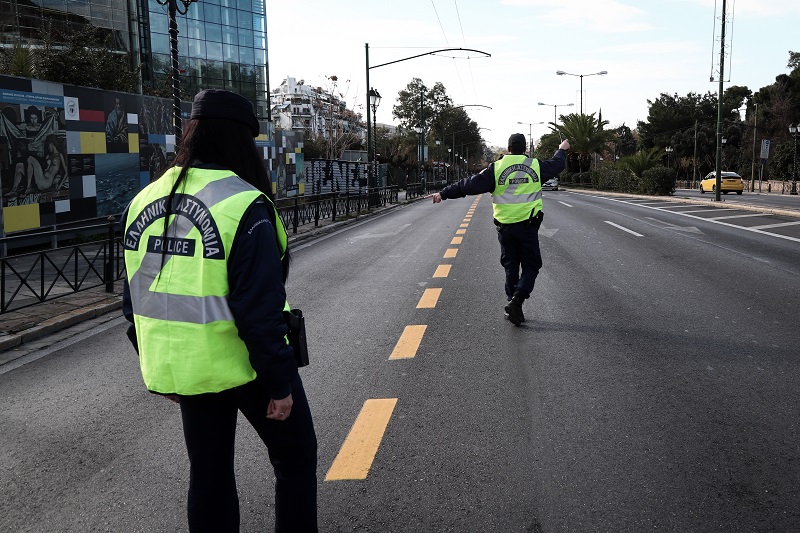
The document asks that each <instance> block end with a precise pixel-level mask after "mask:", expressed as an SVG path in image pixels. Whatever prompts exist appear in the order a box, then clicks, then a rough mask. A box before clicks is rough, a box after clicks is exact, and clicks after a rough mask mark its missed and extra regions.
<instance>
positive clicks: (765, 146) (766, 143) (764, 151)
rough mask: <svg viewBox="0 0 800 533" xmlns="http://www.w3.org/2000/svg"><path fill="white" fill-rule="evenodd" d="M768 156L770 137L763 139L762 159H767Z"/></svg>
mask: <svg viewBox="0 0 800 533" xmlns="http://www.w3.org/2000/svg"><path fill="white" fill-rule="evenodd" d="M768 157H769V139H761V159H762V160H766V159H767V158H768ZM764 162H766V161H764Z"/></svg>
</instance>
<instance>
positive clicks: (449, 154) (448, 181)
mask: <svg viewBox="0 0 800 533" xmlns="http://www.w3.org/2000/svg"><path fill="white" fill-rule="evenodd" d="M452 154H453V149H452V148H448V149H447V160H448V161H449V162H450V168H452V167H453V155H452ZM444 175H445V178H447V167H445V173H444ZM447 183H450V179H449V178H447Z"/></svg>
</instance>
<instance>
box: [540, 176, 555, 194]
mask: <svg viewBox="0 0 800 533" xmlns="http://www.w3.org/2000/svg"><path fill="white" fill-rule="evenodd" d="M542 190H543V191H557V190H558V178H550V179H549V180H547V181H545V182H544V184H543V185H542Z"/></svg>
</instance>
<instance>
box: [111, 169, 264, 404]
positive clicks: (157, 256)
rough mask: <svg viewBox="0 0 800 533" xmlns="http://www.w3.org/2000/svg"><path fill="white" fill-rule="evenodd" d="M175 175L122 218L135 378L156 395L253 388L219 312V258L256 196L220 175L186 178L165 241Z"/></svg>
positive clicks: (222, 290)
mask: <svg viewBox="0 0 800 533" xmlns="http://www.w3.org/2000/svg"><path fill="white" fill-rule="evenodd" d="M179 172H180V168H177V167H176V168H173V169H170V170H169V171H168V172H167V173H165V174H164V175H163V176H162V177H161V178H159V180H157V181H156V182H154V183H152V184H150V185H148V186H147V187H146V188H145V189H144V190H143V191H141V192H140V193H139V194H138V195H137V196H136V197H135V198H134V200H133V201H132V202H131V205H130V207H129V209H128V215H127V218H126V225H125V234H124V236H123V245H124V248H125V266H126V269H127V275H128V283H129V287H130V294H131V303H132V305H133V313H134V321H135V324H136V336H137V341H138V344H139V355H140V363H141V367H142V376H143V378H144V381H145V384H146V385H147V388H148V389H149V390H151V391H155V392H160V393H164V394H170V393H177V394H187V395H188V394H202V393H205V392H219V391H221V390H226V389H229V388H232V387H236V386H238V385H242V384H244V383H247V382H249V381H252V380H253V379H255V371H254V370H253V368H252V366H251V365H250V362H249V352H248V350H247V347H246V346H245V344H244V342H243V341H242V340H241V338H239V336H238V334H237V330H236V325H235V324H234V322H233V316H232V313H231V310H230V308H229V307H228V303H227V296H228V293H229V288H228V274H227V258H228V257H229V254H230V250H231V246H232V245H233V240H234V238H235V236H236V232H237V230H238V228H239V224H240V223H241V219H242V217H243V216H244V214H245V213H246V211H247V209H248V208H249V207H250V206H251V205H252V204H253V202H256V201H258V200H259V199H260V198H263V197H264V196H263V194H262V193H261V192H260V191H258V190H257V189H255V188H254V187H252V186H251V185H249V184H248V183H246V182H245V181H243V180H241V179H240V178H239V177H238V176H236V175H234V174H231V172H230V171H227V170H224V171H221V170H205V169H192V170H190V172H189V175H188V176H187V179H186V180H185V181H184V182H183V184H182V185H181V187H179V189H178V191H176V194H175V196H174V201H173V205H174V206H175V207H174V209H173V212H172V213H171V220H170V221H169V225H168V228H167V232H166V236H165V234H164V216H165V215H166V205H167V202H166V199H167V197H168V195H169V192H170V190H171V188H172V186H173V184H174V183H175V179H176V178H177V176H178V173H179ZM162 257H163V265H162ZM186 273H191V275H188V276H187V275H186Z"/></svg>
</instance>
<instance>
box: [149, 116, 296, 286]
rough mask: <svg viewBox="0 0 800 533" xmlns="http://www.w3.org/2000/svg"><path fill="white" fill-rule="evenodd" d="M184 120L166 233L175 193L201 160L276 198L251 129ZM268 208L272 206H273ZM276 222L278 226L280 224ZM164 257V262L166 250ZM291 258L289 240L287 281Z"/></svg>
mask: <svg viewBox="0 0 800 533" xmlns="http://www.w3.org/2000/svg"><path fill="white" fill-rule="evenodd" d="M184 124H185V128H184V130H183V137H182V138H181V143H180V146H179V148H178V153H177V155H176V157H175V166H178V167H181V171H180V173H179V174H178V178H177V179H176V180H175V184H174V185H173V186H172V190H170V192H169V198H168V199H167V206H166V207H167V213H166V217H165V218H164V234H165V235H166V233H167V226H168V223H169V218H170V216H171V215H172V208H173V205H172V203H173V201H174V198H175V193H176V192H177V191H178V189H179V188H180V187H181V186H182V185H184V184H185V182H186V176H187V174H188V173H189V168H190V167H191V165H192V163H195V164H197V162H198V161H201V162H202V163H204V164H207V165H217V166H219V167H221V168H225V169H228V170H230V171H232V172H233V173H234V174H236V175H237V176H239V177H240V178H242V179H243V180H245V181H246V182H247V183H249V184H250V185H252V186H254V187H255V188H257V189H258V190H260V191H261V192H263V193H264V195H265V196H267V197H268V198H269V199H270V200H271V201H273V202H274V198H273V196H272V181H271V180H270V178H269V174H267V169H266V167H265V166H264V159H263V158H262V157H261V155H260V154H259V152H258V148H256V143H255V140H254V139H253V137H252V135H251V133H250V130H249V129H247V128H246V127H244V126H243V125H242V124H241V123H239V122H234V121H232V120H227V119H217V118H203V119H201V120H197V119H194V120H189V121H187V122H185V123H184ZM268 208H269V209H271V206H268ZM275 216H276V217H278V216H280V215H279V214H278V213H277V211H275ZM275 222H276V221H275ZM273 225H275V226H276V227H277V224H273ZM276 231H277V229H276ZM161 261H162V266H163V262H164V257H163V254H162V258H161ZM290 261H291V258H290V256H289V249H288V243H287V249H286V250H285V252H284V254H283V257H282V258H281V265H282V266H283V280H284V281H286V279H287V278H288V277H289V263H290Z"/></svg>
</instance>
